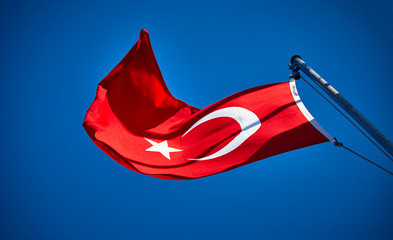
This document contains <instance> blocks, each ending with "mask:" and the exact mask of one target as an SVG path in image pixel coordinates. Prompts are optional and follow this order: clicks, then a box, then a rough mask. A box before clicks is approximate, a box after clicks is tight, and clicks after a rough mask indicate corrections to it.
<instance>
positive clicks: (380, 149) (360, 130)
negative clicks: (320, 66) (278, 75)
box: [298, 72, 393, 161]
mask: <svg viewBox="0 0 393 240" xmlns="http://www.w3.org/2000/svg"><path fill="white" fill-rule="evenodd" d="M298 73H299V72H298ZM299 76H300V78H301V79H303V80H304V81H305V82H306V83H307V84H308V85H309V86H310V87H311V88H312V89H314V91H316V92H317V93H318V94H319V95H320V96H321V97H323V98H324V99H325V100H326V101H327V102H328V103H329V104H330V105H331V106H332V107H333V108H334V109H336V110H337V111H338V112H339V113H340V114H341V115H342V116H343V117H344V118H345V119H347V120H348V121H349V122H350V123H351V124H352V125H353V126H354V127H355V128H356V129H357V130H359V132H361V133H362V134H363V135H364V136H365V137H366V138H367V139H368V140H369V141H370V142H371V143H373V144H374V145H375V146H376V147H377V148H378V149H379V151H381V152H382V153H383V154H385V156H386V157H388V158H389V159H390V160H392V161H393V158H391V157H390V156H389V155H388V154H387V153H386V152H385V151H384V150H383V149H382V148H381V147H380V146H378V144H377V143H376V142H375V141H373V140H372V139H371V138H370V137H369V136H368V135H367V134H366V133H365V132H364V131H363V130H362V129H361V128H359V127H358V126H357V125H356V124H355V123H354V122H353V121H352V120H351V119H350V118H349V117H347V116H346V115H345V114H344V113H343V112H342V111H341V110H340V109H338V108H337V107H336V106H335V105H334V104H333V103H332V102H331V101H329V99H328V98H327V97H325V96H324V95H323V94H322V93H321V92H319V91H318V89H316V88H315V87H314V86H313V85H311V83H309V82H308V81H307V80H306V79H305V78H304V77H303V76H302V75H300V73H299Z"/></svg>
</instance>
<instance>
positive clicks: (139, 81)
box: [83, 30, 332, 180]
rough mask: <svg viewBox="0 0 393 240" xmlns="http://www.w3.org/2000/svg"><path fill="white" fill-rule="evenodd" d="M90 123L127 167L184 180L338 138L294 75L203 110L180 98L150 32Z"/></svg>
mask: <svg viewBox="0 0 393 240" xmlns="http://www.w3.org/2000/svg"><path fill="white" fill-rule="evenodd" d="M83 126H84V128H85V129H86V132H87V133H88V134H89V136H90V137H91V139H92V140H93V141H94V143H95V144H96V145H97V146H98V147H99V148H101V150H103V151H104V152H105V153H107V154H108V155H109V156H111V157H112V158H113V159H115V160H116V161H117V162H118V163H120V164H122V165H123V166H125V167H127V168H129V169H131V170H133V171H135V172H139V173H143V174H147V175H150V176H154V177H158V178H164V179H176V180H185V179H195V178H201V177H205V176H209V175H212V174H216V173H220V172H224V171H228V170H230V169H234V168H237V167H240V166H242V165H245V164H248V163H252V162H255V161H257V160H260V159H264V158H267V157H270V156H273V155H277V154H280V153H284V152H288V151H291V150H295V149H298V148H302V147H306V146H310V145H313V144H317V143H322V142H326V141H329V140H331V139H332V138H331V137H330V136H329V135H328V134H327V133H326V132H325V131H324V130H323V129H322V128H321V127H320V126H319V125H318V124H317V123H316V122H315V120H314V119H313V118H312V116H311V115H310V114H309V113H308V111H307V110H306V109H305V108H304V106H303V104H302V102H301V101H300V98H299V96H298V94H297V92H296V86H295V82H294V81H291V82H284V83H276V84H269V85H264V86H260V87H255V88H252V89H248V90H245V91H242V92H239V93H236V94H234V95H232V96H229V97H227V98H225V99H223V100H221V101H219V102H217V103H214V104H212V105H211V106H209V107H207V108H204V109H202V110H200V109H197V108H195V107H192V106H190V105H188V104H186V103H184V102H183V101H180V100H178V99H176V98H174V97H173V96H172V95H171V93H170V92H169V90H168V88H167V86H166V85H165V82H164V79H163V77H162V75H161V72H160V69H159V67H158V64H157V61H156V59H155V56H154V53H153V50H152V47H151V44H150V39H149V35H148V32H147V31H145V30H142V31H141V33H140V36H139V41H138V42H137V43H136V44H135V45H134V46H133V47H132V49H131V50H130V51H129V52H128V53H127V55H126V56H125V57H124V58H123V60H122V61H121V62H120V63H119V64H118V65H117V66H116V67H115V68H114V69H113V70H112V71H111V72H110V73H109V74H108V75H107V76H106V77H105V78H104V79H103V80H102V81H101V82H100V83H99V84H98V89H97V95H96V98H95V100H94V102H93V104H92V105H91V107H90V108H89V110H88V111H87V114H86V117H85V120H84V123H83Z"/></svg>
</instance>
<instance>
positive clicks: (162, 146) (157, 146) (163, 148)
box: [145, 138, 182, 160]
mask: <svg viewBox="0 0 393 240" xmlns="http://www.w3.org/2000/svg"><path fill="white" fill-rule="evenodd" d="M145 139H146V141H148V142H149V143H151V145H153V146H151V147H149V148H148V149H146V151H149V152H160V153H161V154H162V155H164V156H165V157H166V158H168V159H169V160H171V158H170V156H169V153H171V152H181V151H182V150H180V149H176V148H171V147H169V146H168V142H167V140H165V141H163V142H160V143H157V142H154V141H152V140H150V139H147V138H145Z"/></svg>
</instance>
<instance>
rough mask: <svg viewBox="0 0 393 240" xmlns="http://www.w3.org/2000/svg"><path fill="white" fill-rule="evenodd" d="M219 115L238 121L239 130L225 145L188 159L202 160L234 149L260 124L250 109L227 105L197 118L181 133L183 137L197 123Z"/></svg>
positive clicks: (216, 156) (219, 155)
mask: <svg viewBox="0 0 393 240" xmlns="http://www.w3.org/2000/svg"><path fill="white" fill-rule="evenodd" d="M220 117H229V118H232V119H234V120H235V121H236V122H237V123H239V125H240V128H241V132H240V133H239V134H238V135H237V136H236V137H235V138H234V139H233V140H232V141H231V142H229V143H228V144H227V145H226V146H225V147H223V148H221V149H220V150H219V151H217V152H215V153H213V154H211V155H208V156H206V157H202V158H195V159H190V160H195V161H202V160H209V159H213V158H218V157H221V156H223V155H225V154H227V153H229V152H231V151H233V150H235V149H236V148H237V147H239V146H240V145H241V144H242V143H243V142H244V141H246V140H247V139H248V138H249V137H250V136H251V135H253V134H254V133H255V132H256V131H257V130H258V129H259V127H260V126H261V122H260V121H259V118H258V116H257V115H255V113H253V112H251V111H250V110H247V109H245V108H242V107H227V108H222V109H219V110H217V111H214V112H212V113H209V114H208V115H206V116H204V117H203V118H201V119H199V120H198V121H197V122H196V123H194V125H192V126H191V128H190V129H188V130H187V132H186V133H184V134H183V137H184V136H185V135H186V134H187V133H188V132H190V131H191V130H192V129H194V128H195V127H197V126H198V125H200V124H202V123H204V122H207V121H209V120H212V119H215V118H220Z"/></svg>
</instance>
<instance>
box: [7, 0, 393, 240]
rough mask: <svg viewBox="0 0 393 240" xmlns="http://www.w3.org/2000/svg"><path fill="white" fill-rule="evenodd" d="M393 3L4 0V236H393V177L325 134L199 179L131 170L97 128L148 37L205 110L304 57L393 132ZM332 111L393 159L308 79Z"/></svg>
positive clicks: (284, 72)
mask: <svg viewBox="0 0 393 240" xmlns="http://www.w3.org/2000/svg"><path fill="white" fill-rule="evenodd" d="M392 15H393V4H392V2H390V1H378V0H375V1H363V0H362V1H354V0H353V1H345V0H344V1H336V0H333V1H306V0H303V1H238V2H235V1H222V2H221V1H135V2H133V1H107V2H105V1H96V2H88V1H84V2H82V3H81V2H79V1H74V2H72V1H33V2H30V1H26V2H24V1H2V2H1V3H0V24H1V32H2V34H1V35H2V37H1V38H0V42H1V45H0V46H1V47H0V49H1V56H2V57H1V60H0V61H1V62H0V69H1V83H2V90H3V91H2V94H1V95H0V109H1V113H2V118H1V120H0V128H1V136H2V138H1V140H0V141H1V145H0V146H1V152H2V154H1V162H0V180H1V191H0V194H1V200H0V203H1V204H0V221H1V225H0V226H1V227H0V238H1V239H392V238H393V228H392V224H393V217H392V216H393V205H392V204H391V203H392V202H393V193H392V189H393V176H391V175H389V174H387V173H385V172H383V171H381V170H380V169H378V168H376V167H374V166H372V165H371V164H369V163H367V162H366V161H364V160H362V159H360V158H358V157H356V156H354V155H352V154H350V153H348V152H346V151H345V150H343V149H339V148H336V147H334V146H332V144H330V143H324V144H320V145H317V146H312V147H309V148H304V149H300V150H296V151H293V152H290V153H285V154H282V155H279V156H275V157H272V158H268V159H265V160H262V161H259V162H256V163H253V164H250V165H247V166H243V167H241V168H238V169H235V170H232V171H229V172H226V173H222V174H218V175H214V176H210V177H207V178H203V179H198V180H192V181H167V180H160V179H156V178H152V177H149V176H145V175H141V174H137V173H134V172H132V171H129V170H127V169H126V168H124V167H122V166H121V165H119V164H117V163H116V162H115V161H113V160H112V159H111V158H110V157H108V156H107V155H105V154H104V153H103V152H101V151H100V150H99V149H98V148H97V147H96V146H95V145H94V144H93V142H92V141H91V140H90V139H89V137H88V136H87V134H86V133H85V132H84V129H83V128H82V121H83V118H84V115H85V113H86V110H87V109H88V107H89V106H90V104H91V103H92V101H93V99H94V96H95V91H96V85H97V84H98V83H99V81H100V80H101V79H102V78H104V77H105V75H106V74H107V73H108V72H109V71H110V70H111V69H112V68H113V67H114V66H115V65H116V64H117V63H118V62H119V61H120V60H121V59H122V57H123V56H124V55H125V54H126V53H127V52H128V50H129V49H130V48H131V47H132V46H133V44H134V43H135V42H136V41H137V39H138V34H139V31H140V29H141V28H145V29H146V30H148V31H149V33H150V38H151V42H152V45H153V49H154V52H155V54H156V58H157V61H158V63H159V65H160V68H161V71H162V73H163V76H164V79H165V81H166V83H167V85H168V88H169V89H170V91H171V92H172V94H173V95H174V96H175V97H176V98H179V99H181V100H184V101H185V102H187V103H189V104H191V105H194V106H196V107H198V108H203V107H206V106H208V105H209V104H211V103H214V102H216V101H218V100H220V99H222V98H224V97H226V96H228V95H230V94H232V93H235V92H238V91H241V90H244V89H247V88H250V87H255V86H258V85H263V84H268V83H272V82H281V81H287V79H288V75H289V74H290V71H289V70H288V67H287V64H288V63H289V60H290V58H291V56H292V55H294V54H299V55H301V56H302V58H303V60H304V61H306V63H308V64H309V65H310V66H311V67H313V68H314V69H315V70H316V71H317V72H318V73H319V74H320V75H322V76H323V77H324V78H325V79H326V80H327V81H328V82H329V83H331V84H332V85H333V86H335V87H336V89H338V90H339V91H340V92H341V93H342V95H343V96H344V97H346V98H347V99H348V100H349V101H350V102H351V103H353V104H354V105H355V106H356V107H357V108H358V109H359V110H360V111H361V112H362V113H363V114H364V115H365V116H367V117H368V118H369V120H371V122H373V123H374V125H375V126H377V128H378V129H380V130H381V131H382V132H383V133H384V134H385V135H386V136H387V137H388V138H390V139H393V128H392V127H391V123H392V122H393V115H392V107H391V103H392V100H393V97H392V95H391V93H392V90H391V89H392V88H391V87H390V86H391V81H392V80H393V78H392V72H391V69H392V64H393V59H392V56H393V21H392V18H391V16H392ZM298 90H299V93H300V96H301V98H302V100H303V102H304V104H305V106H306V107H307V108H308V110H309V111H310V112H311V114H312V115H313V116H314V117H315V118H316V120H317V121H318V122H319V123H320V124H321V125H322V126H323V127H324V128H325V129H326V130H327V131H328V132H329V133H330V134H331V135H333V136H335V137H337V138H338V139H339V140H340V141H341V142H344V144H346V145H347V146H348V147H351V148H353V149H354V150H356V151H358V152H360V153H362V154H364V155H365V156H367V157H369V158H370V159H372V160H374V161H376V162H377V163H379V164H381V165H382V166H384V167H385V168H387V169H389V170H390V171H393V163H392V161H390V160H389V159H387V158H385V157H384V156H383V155H382V154H381V153H379V152H378V150H376V148H375V147H374V146H373V145H371V144H370V143H369V142H367V140H365V138H364V137H363V136H362V135H361V134H359V133H358V132H357V131H356V130H355V129H354V128H353V127H352V126H351V125H350V124H348V123H347V122H346V121H345V120H343V118H342V117H341V116H340V115H339V114H338V113H336V112H335V111H334V110H333V109H332V108H331V107H330V106H329V105H328V104H327V103H325V102H324V100H323V99H322V98H320V97H319V96H318V95H317V94H316V93H315V92H313V90H312V89H310V88H309V87H308V86H307V85H306V84H305V83H303V82H298Z"/></svg>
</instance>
